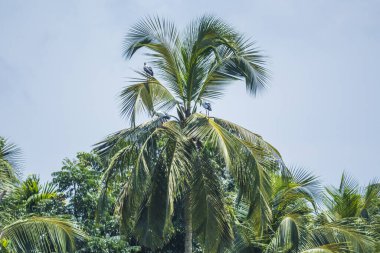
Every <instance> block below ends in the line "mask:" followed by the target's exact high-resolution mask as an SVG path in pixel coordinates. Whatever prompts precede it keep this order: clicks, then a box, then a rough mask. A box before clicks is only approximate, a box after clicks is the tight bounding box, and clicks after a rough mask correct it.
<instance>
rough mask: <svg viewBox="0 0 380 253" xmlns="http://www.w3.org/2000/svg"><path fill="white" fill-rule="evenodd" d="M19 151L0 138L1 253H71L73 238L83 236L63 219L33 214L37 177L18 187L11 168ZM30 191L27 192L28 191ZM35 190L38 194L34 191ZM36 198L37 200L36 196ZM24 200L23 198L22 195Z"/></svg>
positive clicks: (14, 173)
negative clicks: (20, 190)
mask: <svg viewBox="0 0 380 253" xmlns="http://www.w3.org/2000/svg"><path fill="white" fill-rule="evenodd" d="M18 155H19V149H18V148H17V147H16V146H15V145H13V144H9V143H8V142H7V141H6V140H5V139H4V138H0V166H1V170H2V172H4V173H1V174H0V184H1V185H2V186H3V187H4V188H3V189H2V190H3V192H5V191H6V193H7V194H3V195H2V199H1V202H0V241H1V251H2V252H73V251H74V249H75V239H83V238H84V237H85V235H84V234H83V233H82V232H81V231H80V230H79V229H78V228H77V227H76V225H75V224H73V223H71V222H70V221H68V220H66V219H62V218H59V217H49V216H37V215H35V213H33V207H35V206H36V204H37V203H38V201H39V200H41V199H42V195H41V194H38V193H40V192H38V186H37V185H38V183H37V184H32V185H33V186H32V187H31V188H29V186H30V185H29V182H31V181H34V183H35V182H36V180H35V179H36V177H34V178H33V177H31V178H29V181H27V183H26V184H21V185H19V184H18V182H19V179H18V178H17V173H16V171H14V169H13V167H12V166H15V165H16V166H17V163H16V162H18V161H19V160H18V158H19V156H18ZM26 185H28V187H25V190H26V191H25V192H28V193H30V194H28V198H24V199H22V198H21V199H20V198H18V197H20V196H21V195H18V194H16V192H17V191H18V187H19V189H21V188H23V187H24V186H26ZM31 189H32V191H29V190H31ZM36 189H37V191H35V190H36ZM37 195H38V197H36V196H37ZM23 196H24V197H25V196H26V195H23Z"/></svg>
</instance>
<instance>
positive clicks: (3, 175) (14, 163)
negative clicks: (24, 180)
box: [0, 136, 22, 200]
mask: <svg viewBox="0 0 380 253" xmlns="http://www.w3.org/2000/svg"><path fill="white" fill-rule="evenodd" d="M21 164H22V159H21V150H20V148H19V147H17V146H16V145H15V144H13V143H10V142H9V141H8V140H7V139H5V138H3V137H1V136H0V200H1V199H2V198H3V197H4V196H5V194H6V193H7V192H9V191H11V190H12V189H13V188H14V185H15V184H16V183H17V182H18V180H19V178H20V176H21V172H20V168H21Z"/></svg>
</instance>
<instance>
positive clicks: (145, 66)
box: [144, 62, 153, 76]
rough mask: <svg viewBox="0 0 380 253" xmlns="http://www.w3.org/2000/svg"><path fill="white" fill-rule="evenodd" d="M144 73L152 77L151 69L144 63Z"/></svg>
mask: <svg viewBox="0 0 380 253" xmlns="http://www.w3.org/2000/svg"><path fill="white" fill-rule="evenodd" d="M144 71H145V73H147V74H148V75H149V76H153V69H152V67H150V66H148V65H147V64H146V62H144Z"/></svg>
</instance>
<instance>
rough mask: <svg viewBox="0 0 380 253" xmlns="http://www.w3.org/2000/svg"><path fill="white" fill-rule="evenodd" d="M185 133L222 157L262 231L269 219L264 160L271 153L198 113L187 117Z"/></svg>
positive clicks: (267, 176) (265, 160) (267, 182)
mask: <svg viewBox="0 0 380 253" xmlns="http://www.w3.org/2000/svg"><path fill="white" fill-rule="evenodd" d="M185 131H186V132H187V134H188V135H189V136H192V137H193V138H196V139H199V140H200V141H201V142H202V143H209V144H210V147H213V148H215V150H217V152H218V153H220V154H221V156H222V157H223V159H224V162H225V164H226V166H227V168H228V169H229V170H230V173H231V175H232V177H233V178H234V180H235V182H236V185H237V188H238V189H239V190H240V192H241V194H242V196H243V198H246V199H247V200H248V202H249V203H250V204H251V210H250V212H249V215H252V214H254V215H255V217H253V218H254V219H256V220H257V228H258V229H259V230H260V229H263V228H264V227H265V226H266V224H267V222H268V221H269V220H270V219H271V218H270V217H271V210H270V208H269V202H268V201H269V197H270V190H271V187H270V181H269V174H268V172H269V171H268V170H267V167H266V166H265V165H266V164H267V163H268V162H269V160H270V159H266V157H268V158H269V157H270V151H269V150H267V149H266V148H265V146H264V147H262V146H260V145H259V144H258V143H252V142H248V141H245V140H243V139H240V138H238V137H237V136H236V135H234V134H233V133H231V132H230V131H228V129H225V128H224V127H223V126H222V125H220V124H218V122H217V121H216V120H214V119H212V118H208V117H206V116H204V115H201V114H193V115H192V116H191V117H190V118H189V122H188V125H187V128H186V130H185ZM258 203H260V204H258ZM255 210H256V211H255Z"/></svg>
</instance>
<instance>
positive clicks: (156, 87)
mask: <svg viewBox="0 0 380 253" xmlns="http://www.w3.org/2000/svg"><path fill="white" fill-rule="evenodd" d="M137 73H138V74H139V75H141V76H142V77H141V78H138V79H136V80H134V82H133V84H132V85H129V86H127V87H125V88H124V89H123V90H122V92H121V94H120V99H121V102H122V103H121V114H122V115H123V116H125V117H126V118H128V119H130V121H131V125H132V126H133V127H134V126H135V122H136V117H137V115H138V114H141V113H142V112H145V113H147V115H148V116H153V115H154V112H155V111H159V110H165V111H167V110H170V109H172V108H173V107H174V106H175V105H176V104H177V101H176V99H175V98H174V96H173V95H172V94H171V93H170V91H169V90H167V89H166V87H165V86H163V85H162V84H161V83H160V82H159V81H158V80H157V79H155V78H154V77H150V76H147V75H146V74H144V73H140V72H137Z"/></svg>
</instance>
